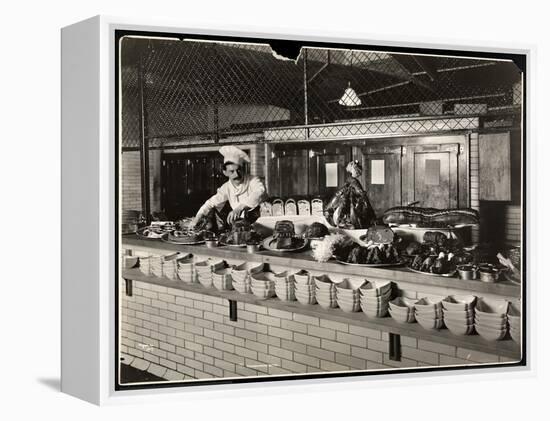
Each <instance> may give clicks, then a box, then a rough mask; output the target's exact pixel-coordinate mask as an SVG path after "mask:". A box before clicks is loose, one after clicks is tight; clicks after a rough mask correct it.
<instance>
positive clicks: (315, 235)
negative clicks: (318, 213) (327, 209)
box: [304, 222, 330, 240]
mask: <svg viewBox="0 0 550 421" xmlns="http://www.w3.org/2000/svg"><path fill="white" fill-rule="evenodd" d="M329 234H330V233H329V230H328V228H327V227H326V226H325V225H324V224H321V223H320V222H314V223H313V224H311V225H310V226H309V227H307V228H306V232H305V233H304V238H307V239H308V240H320V239H323V238H324V237H325V236H327V235H329Z"/></svg>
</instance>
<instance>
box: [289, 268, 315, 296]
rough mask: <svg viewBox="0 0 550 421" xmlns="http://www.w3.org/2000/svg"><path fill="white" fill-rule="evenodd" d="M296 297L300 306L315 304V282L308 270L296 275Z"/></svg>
mask: <svg viewBox="0 0 550 421" xmlns="http://www.w3.org/2000/svg"><path fill="white" fill-rule="evenodd" d="M293 276H294V286H295V291H294V295H295V296H296V299H297V300H298V302H299V303H300V304H315V303H317V300H316V299H315V281H314V279H313V277H312V276H311V275H310V274H309V272H308V271H307V270H301V271H300V272H298V273H295V274H294V275H293Z"/></svg>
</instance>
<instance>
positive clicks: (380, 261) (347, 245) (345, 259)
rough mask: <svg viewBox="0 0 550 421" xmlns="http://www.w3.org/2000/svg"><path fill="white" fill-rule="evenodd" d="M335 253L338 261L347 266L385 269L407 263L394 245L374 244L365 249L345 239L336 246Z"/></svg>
mask: <svg viewBox="0 0 550 421" xmlns="http://www.w3.org/2000/svg"><path fill="white" fill-rule="evenodd" d="M333 253H334V257H335V258H336V260H338V261H339V262H340V263H343V264H347V265H360V266H372V267H383V266H399V265H402V264H404V263H405V262H404V260H402V259H401V257H400V256H399V252H398V250H397V248H395V246H394V245H393V244H374V245H370V246H367V247H364V246H361V245H359V244H357V243H355V242H353V241H352V240H350V239H345V240H343V241H340V242H338V243H337V244H336V245H335V246H334V252H333Z"/></svg>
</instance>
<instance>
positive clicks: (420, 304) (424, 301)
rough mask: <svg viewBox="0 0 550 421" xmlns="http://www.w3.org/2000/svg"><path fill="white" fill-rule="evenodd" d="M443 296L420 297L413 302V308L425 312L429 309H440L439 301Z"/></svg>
mask: <svg viewBox="0 0 550 421" xmlns="http://www.w3.org/2000/svg"><path fill="white" fill-rule="evenodd" d="M443 298H445V297H436V298H432V297H424V298H421V299H419V300H418V301H416V302H415V303H414V308H415V309H416V311H418V312H427V311H429V310H433V311H436V310H441V308H442V307H443V305H442V304H441V301H442V300H443Z"/></svg>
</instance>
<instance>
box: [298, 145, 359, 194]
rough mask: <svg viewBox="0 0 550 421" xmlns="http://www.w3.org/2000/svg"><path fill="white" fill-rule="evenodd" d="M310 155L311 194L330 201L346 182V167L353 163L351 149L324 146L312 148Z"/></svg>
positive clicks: (347, 147)
mask: <svg viewBox="0 0 550 421" xmlns="http://www.w3.org/2000/svg"><path fill="white" fill-rule="evenodd" d="M308 153H309V168H310V169H309V179H310V183H309V184H310V189H309V194H310V196H320V197H323V198H325V199H326V200H328V199H329V198H331V197H332V196H333V195H334V194H335V193H336V191H337V190H338V189H339V188H341V187H342V186H343V185H344V184H345V182H346V178H347V176H348V174H347V173H346V166H347V165H348V163H349V162H350V161H351V147H349V146H334V145H322V146H317V147H313V148H311V150H310V151H309V152H308ZM327 172H328V176H327Z"/></svg>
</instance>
